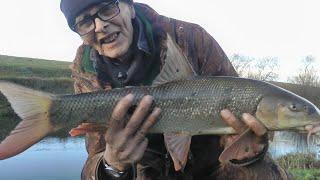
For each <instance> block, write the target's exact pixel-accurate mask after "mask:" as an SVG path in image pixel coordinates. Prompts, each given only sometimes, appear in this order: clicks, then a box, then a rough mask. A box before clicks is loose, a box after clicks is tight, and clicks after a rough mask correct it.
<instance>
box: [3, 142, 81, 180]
mask: <svg viewBox="0 0 320 180" xmlns="http://www.w3.org/2000/svg"><path fill="white" fill-rule="evenodd" d="M86 157H87V152H86V151H85V146H84V139H81V138H68V139H62V140H61V139H59V138H46V139H44V140H42V141H41V142H39V143H37V144H35V145H34V146H32V147H31V148H29V149H28V150H26V151H25V152H23V153H21V154H19V155H17V156H15V157H12V158H9V159H7V160H3V161H0V179H10V180H20V179H21V180H22V179H24V180H25V179H32V180H40V179H41V180H43V179H46V180H57V179H59V180H69V179H72V180H73V179H80V174H81V170H82V167H83V164H84V162H85V160H86Z"/></svg>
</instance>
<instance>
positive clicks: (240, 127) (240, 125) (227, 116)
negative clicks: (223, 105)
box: [220, 109, 246, 134]
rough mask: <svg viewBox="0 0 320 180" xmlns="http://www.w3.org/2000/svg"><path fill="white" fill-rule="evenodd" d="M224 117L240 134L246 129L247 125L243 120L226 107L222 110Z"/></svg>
mask: <svg viewBox="0 0 320 180" xmlns="http://www.w3.org/2000/svg"><path fill="white" fill-rule="evenodd" d="M220 114H221V117H222V119H223V120H224V121H225V122H226V123H227V124H228V125H229V126H231V127H232V128H233V129H234V130H235V131H236V132H237V133H238V134H240V133H242V132H244V131H245V130H246V126H245V124H244V123H243V122H241V121H239V120H238V119H237V118H236V117H235V116H234V115H233V114H232V112H231V111H230V110H228V109H224V110H222V111H221V113H220Z"/></svg>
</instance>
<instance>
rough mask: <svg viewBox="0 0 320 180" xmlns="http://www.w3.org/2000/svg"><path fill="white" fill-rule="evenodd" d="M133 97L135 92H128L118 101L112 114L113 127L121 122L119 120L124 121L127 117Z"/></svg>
mask: <svg viewBox="0 0 320 180" xmlns="http://www.w3.org/2000/svg"><path fill="white" fill-rule="evenodd" d="M133 99H134V96H133V94H128V95H126V96H125V97H124V98H122V99H121V100H120V101H119V102H118V103H117V105H116V107H115V108H114V109H113V112H112V115H111V128H113V127H114V126H117V125H118V126H119V124H121V123H120V122H119V121H123V119H124V118H125V116H126V114H127V112H128V109H129V108H130V107H131V105H132V102H133Z"/></svg>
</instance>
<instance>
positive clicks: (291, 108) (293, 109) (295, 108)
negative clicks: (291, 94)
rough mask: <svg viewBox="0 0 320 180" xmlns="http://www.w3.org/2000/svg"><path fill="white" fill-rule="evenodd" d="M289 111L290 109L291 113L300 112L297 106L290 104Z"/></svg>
mask: <svg viewBox="0 0 320 180" xmlns="http://www.w3.org/2000/svg"><path fill="white" fill-rule="evenodd" d="M289 109H290V110H291V111H298V107H297V105H296V104H290V106H289Z"/></svg>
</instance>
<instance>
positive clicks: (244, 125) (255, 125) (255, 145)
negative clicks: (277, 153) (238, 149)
mask: <svg viewBox="0 0 320 180" xmlns="http://www.w3.org/2000/svg"><path fill="white" fill-rule="evenodd" d="M221 116H222V119H223V120H224V121H225V122H226V123H227V124H228V125H229V126H231V127H232V128H233V129H234V130H235V131H236V135H228V136H225V137H224V139H223V143H224V147H228V146H229V145H230V144H232V143H233V142H234V140H235V139H237V138H238V137H239V135H240V134H242V133H243V132H244V131H246V130H247V129H248V128H250V129H251V131H252V132H254V135H255V136H256V137H255V138H253V139H254V140H253V141H252V142H250V143H251V144H250V147H252V151H250V153H247V154H243V156H242V157H239V159H237V160H243V159H248V158H252V157H255V156H256V155H258V154H260V153H261V152H262V150H263V148H264V147H265V146H266V145H267V144H266V143H268V142H266V141H265V140H266V136H267V129H266V128H265V127H264V126H263V125H262V124H261V123H260V122H259V121H257V119H256V118H255V117H253V116H252V115H250V114H248V113H244V114H243V115H242V121H240V120H238V119H237V118H236V117H235V116H234V115H233V114H232V113H231V111H230V110H227V109H224V110H222V111H221Z"/></svg>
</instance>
